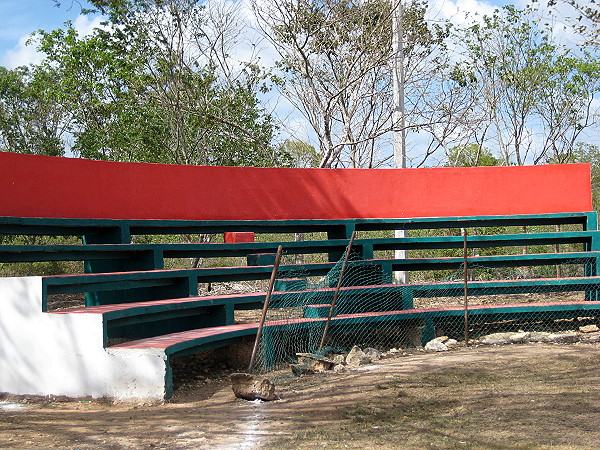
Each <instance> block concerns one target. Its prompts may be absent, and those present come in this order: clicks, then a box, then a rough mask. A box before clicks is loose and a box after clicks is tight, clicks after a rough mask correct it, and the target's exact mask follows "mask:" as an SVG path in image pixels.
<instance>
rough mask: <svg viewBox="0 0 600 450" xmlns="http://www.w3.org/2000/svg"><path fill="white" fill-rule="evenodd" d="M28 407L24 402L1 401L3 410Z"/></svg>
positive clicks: (0, 405)
mask: <svg viewBox="0 0 600 450" xmlns="http://www.w3.org/2000/svg"><path fill="white" fill-rule="evenodd" d="M26 408H27V407H26V406H25V405H24V404H23V403H16V402H0V410H2V411H19V410H22V409H26Z"/></svg>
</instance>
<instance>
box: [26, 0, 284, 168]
mask: <svg viewBox="0 0 600 450" xmlns="http://www.w3.org/2000/svg"><path fill="white" fill-rule="evenodd" d="M93 3H94V4H95V6H97V7H98V8H99V10H100V11H101V12H102V13H104V14H106V17H108V20H107V22H106V23H105V24H104V26H103V27H102V28H99V29H96V30H94V32H93V33H92V34H91V35H89V36H79V35H78V34H77V32H76V30H75V29H74V28H73V26H71V25H70V24H67V26H66V28H64V29H58V30H53V31H50V32H44V31H40V32H39V33H38V35H37V44H38V49H39V50H41V51H42V52H43V53H45V54H46V59H45V61H44V63H43V67H44V68H45V69H47V70H50V69H51V68H52V69H53V70H55V72H56V73H57V80H58V82H57V83H56V84H55V85H54V86H53V87H52V89H51V90H50V92H48V96H49V97H50V98H52V99H53V101H56V102H58V103H59V104H61V105H63V106H64V107H65V109H66V110H68V111H69V113H70V116H69V117H68V118H67V122H68V123H70V124H71V127H70V132H71V133H72V135H73V137H74V140H73V147H72V149H73V152H74V153H76V154H78V155H81V156H84V157H87V158H95V159H111V160H119V161H140V162H165V163H177V164H202V165H237V166H248V165H258V166H272V165H282V164H287V159H286V156H285V155H280V154H279V153H278V148H276V147H274V146H273V145H272V144H271V142H272V140H273V137H274V134H275V132H276V128H275V126H274V122H273V120H272V118H271V116H270V115H269V114H268V113H267V112H266V111H265V110H264V109H263V108H262V107H261V106H260V103H259V101H258V97H257V95H258V93H259V92H260V91H261V90H264V89H266V88H267V85H266V76H265V74H264V73H263V72H262V71H261V70H260V69H259V68H258V67H257V66H256V65H255V64H251V63H240V64H239V65H238V66H239V69H238V71H237V72H236V73H234V72H233V70H232V69H231V68H230V67H228V66H227V64H229V59H228V58H229V56H228V55H227V54H226V53H223V52H224V51H225V50H224V49H225V48H226V47H227V45H233V44H231V43H230V42H225V41H224V40H223V39H224V38H222V39H221V40H219V39H216V40H215V39H213V36H214V35H215V33H216V32H215V27H216V26H217V25H218V24H216V23H215V21H213V22H212V23H211V22H210V21H209V14H208V13H207V8H206V7H205V6H203V5H201V4H200V3H201V2H199V1H197V0H165V1H162V0H161V1H159V0H156V1H141V0H136V1H133V0H121V1H114V2H112V1H111V2H102V1H97V2H93ZM231 14H233V13H231ZM210 17H213V19H214V18H215V17H217V18H218V17H220V16H218V15H214V14H213V15H212V16H210ZM222 19H223V21H225V19H226V17H225V18H222ZM215 20H216V19H215ZM232 23H233V22H232ZM221 25H223V26H226V25H227V24H221ZM228 32H229V33H230V34H231V32H232V30H228ZM217 34H218V33H217ZM219 35H220V36H224V35H227V33H224V32H223V33H221V34H219Z"/></svg>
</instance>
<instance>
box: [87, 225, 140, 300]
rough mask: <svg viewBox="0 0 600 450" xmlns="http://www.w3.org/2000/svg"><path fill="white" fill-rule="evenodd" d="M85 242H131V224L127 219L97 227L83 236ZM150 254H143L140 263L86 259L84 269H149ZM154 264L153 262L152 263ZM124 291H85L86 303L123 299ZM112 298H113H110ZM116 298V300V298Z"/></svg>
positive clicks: (112, 270)
mask: <svg viewBox="0 0 600 450" xmlns="http://www.w3.org/2000/svg"><path fill="white" fill-rule="evenodd" d="M82 240H83V243H84V244H86V245H87V244H129V243H131V233H130V229H129V224H128V223H127V222H126V221H122V222H118V223H116V224H115V226H110V227H96V228H95V232H94V233H88V234H84V235H83V236H82ZM146 258H148V255H143V256H142V257H141V261H140V262H139V265H138V264H136V263H135V262H133V261H128V262H125V261H123V260H118V259H115V260H103V261H84V262H83V269H84V272H85V273H107V272H125V271H128V270H133V268H135V269H137V270H147V269H149V268H150V267H148V264H149V262H148V260H147V259H146ZM150 264H152V263H150ZM121 294H123V293H122V292H120V293H118V294H116V295H115V293H110V292H109V293H107V292H85V301H86V305H102V304H104V303H106V302H108V301H110V302H115V301H119V300H121V299H124V298H122V297H120V295H121ZM109 298H111V300H108V299H109ZM115 299H116V300H115Z"/></svg>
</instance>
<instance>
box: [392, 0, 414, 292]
mask: <svg viewBox="0 0 600 450" xmlns="http://www.w3.org/2000/svg"><path fill="white" fill-rule="evenodd" d="M391 1H392V8H393V16H392V51H393V54H394V59H393V61H394V67H393V70H392V73H393V75H392V78H393V91H394V92H393V101H394V110H393V114H392V121H393V123H394V124H393V126H394V167H396V168H397V169H405V168H406V130H405V124H406V122H405V109H404V75H405V72H404V24H403V20H404V17H403V16H404V14H403V10H402V9H403V8H402V0H391ZM395 195H411V193H410V192H396V193H395ZM394 236H395V237H397V238H403V237H406V231H405V230H395V232H394ZM394 253H395V255H394V256H395V258H396V259H406V258H407V256H408V254H407V251H406V250H396V251H395V252H394ZM395 278H396V283H398V284H404V283H408V272H396V274H395Z"/></svg>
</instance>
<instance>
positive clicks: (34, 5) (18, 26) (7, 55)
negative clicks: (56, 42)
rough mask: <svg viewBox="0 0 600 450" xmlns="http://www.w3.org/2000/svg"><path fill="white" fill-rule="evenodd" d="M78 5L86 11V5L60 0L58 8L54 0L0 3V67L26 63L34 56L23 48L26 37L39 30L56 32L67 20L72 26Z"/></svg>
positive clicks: (72, 0)
mask: <svg viewBox="0 0 600 450" xmlns="http://www.w3.org/2000/svg"><path fill="white" fill-rule="evenodd" d="M81 5H83V6H84V7H87V6H88V3H87V2H85V1H77V0H61V6H60V8H58V7H56V5H55V3H54V1H53V0H0V17H2V25H1V26H0V65H4V66H8V67H15V66H16V65H19V64H22V63H27V62H28V60H29V59H30V58H32V57H33V55H34V53H35V52H34V50H33V49H27V48H25V45H24V44H25V41H26V39H27V36H28V35H29V34H31V33H32V32H34V31H36V30H39V29H44V30H53V29H55V28H59V27H61V26H62V24H63V23H64V22H65V21H67V20H71V21H73V22H75V21H76V19H77V17H78V16H79V13H80V11H81ZM79 20H80V22H81V18H80V19H79Z"/></svg>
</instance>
